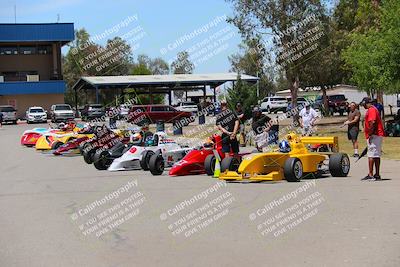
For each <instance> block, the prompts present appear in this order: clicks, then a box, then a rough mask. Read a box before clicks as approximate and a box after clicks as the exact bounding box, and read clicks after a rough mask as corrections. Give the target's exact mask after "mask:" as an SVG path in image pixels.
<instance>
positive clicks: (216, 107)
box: [207, 102, 221, 115]
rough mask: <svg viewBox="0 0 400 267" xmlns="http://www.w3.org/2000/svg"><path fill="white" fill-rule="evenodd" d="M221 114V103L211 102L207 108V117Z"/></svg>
mask: <svg viewBox="0 0 400 267" xmlns="http://www.w3.org/2000/svg"><path fill="white" fill-rule="evenodd" d="M220 112H221V103H219V102H211V103H209V104H208V106H207V115H217V114H218V113H220Z"/></svg>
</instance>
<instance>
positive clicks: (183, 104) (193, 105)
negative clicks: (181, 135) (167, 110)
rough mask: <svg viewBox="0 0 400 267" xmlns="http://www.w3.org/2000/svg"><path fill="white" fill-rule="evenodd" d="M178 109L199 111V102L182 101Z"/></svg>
mask: <svg viewBox="0 0 400 267" xmlns="http://www.w3.org/2000/svg"><path fill="white" fill-rule="evenodd" d="M176 109H177V110H179V111H187V112H192V113H197V110H198V108H197V104H196V103H194V102H181V103H179V105H178V106H177V107H176Z"/></svg>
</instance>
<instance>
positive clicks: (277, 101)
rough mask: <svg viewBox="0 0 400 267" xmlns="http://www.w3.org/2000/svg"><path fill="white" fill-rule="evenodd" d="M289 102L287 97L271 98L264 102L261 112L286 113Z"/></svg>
mask: <svg viewBox="0 0 400 267" xmlns="http://www.w3.org/2000/svg"><path fill="white" fill-rule="evenodd" d="M287 106H288V102H287V100H286V98H285V97H280V96H269V97H266V98H264V99H263V100H262V102H261V111H263V112H265V111H266V112H268V113H270V112H275V113H277V112H278V111H286V108H287Z"/></svg>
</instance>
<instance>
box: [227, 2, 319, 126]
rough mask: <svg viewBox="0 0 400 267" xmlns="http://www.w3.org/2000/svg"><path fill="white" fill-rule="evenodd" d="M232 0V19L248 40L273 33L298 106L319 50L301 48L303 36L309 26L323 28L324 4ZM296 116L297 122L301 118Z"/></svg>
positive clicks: (282, 65) (278, 60)
mask: <svg viewBox="0 0 400 267" xmlns="http://www.w3.org/2000/svg"><path fill="white" fill-rule="evenodd" d="M228 1H229V2H232V3H233V6H234V10H235V13H234V16H233V17H231V18H229V19H228V22H230V23H232V24H234V25H235V26H236V27H237V28H238V29H239V32H240V33H241V35H242V37H243V38H244V39H245V40H251V39H262V38H263V37H265V36H271V38H272V48H273V52H274V55H273V56H274V57H275V58H276V63H277V64H278V65H280V66H281V70H282V71H283V72H284V76H285V77H286V78H287V79H288V81H289V82H290V84H291V86H290V91H291V95H292V105H293V106H296V104H297V101H296V100H297V92H298V88H299V86H300V79H301V76H302V75H303V76H304V70H306V69H307V67H308V66H307V65H308V64H311V63H310V61H309V60H308V58H312V57H313V56H314V55H315V54H316V53H317V52H319V51H318V50H316V51H311V52H310V53H307V54H306V55H304V54H303V52H304V51H303V50H302V48H301V46H302V45H303V44H304V42H302V41H301V40H299V37H300V36H305V35H306V34H308V31H309V29H314V28H315V27H320V24H321V21H320V20H319V19H320V18H323V17H324V16H325V9H324V7H323V6H322V5H321V3H320V1H315V0H299V1H287V0H275V1H265V0H252V1H248V0H228ZM317 42H318V41H317ZM263 45H264V48H265V49H266V50H267V47H265V46H266V45H265V44H263ZM299 47H300V48H299ZM297 49H299V50H300V51H297ZM267 51H268V50H267ZM293 51H295V53H294V52H293ZM293 117H294V120H295V121H296V120H297V118H298V117H297V116H293Z"/></svg>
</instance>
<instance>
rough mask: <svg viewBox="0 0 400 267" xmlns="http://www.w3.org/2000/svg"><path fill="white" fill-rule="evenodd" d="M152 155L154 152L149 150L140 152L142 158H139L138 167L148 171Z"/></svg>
mask: <svg viewBox="0 0 400 267" xmlns="http://www.w3.org/2000/svg"><path fill="white" fill-rule="evenodd" d="M153 155H154V152H153V151H151V150H145V151H144V152H143V154H142V159H141V160H140V167H141V168H142V169H143V170H144V171H148V170H149V161H150V157H151V156H153Z"/></svg>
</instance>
